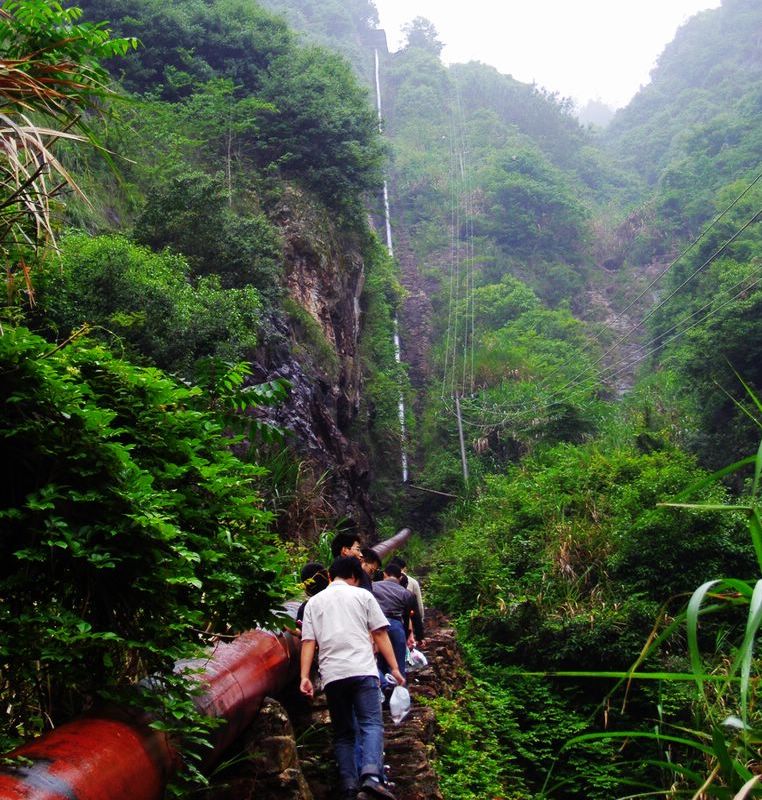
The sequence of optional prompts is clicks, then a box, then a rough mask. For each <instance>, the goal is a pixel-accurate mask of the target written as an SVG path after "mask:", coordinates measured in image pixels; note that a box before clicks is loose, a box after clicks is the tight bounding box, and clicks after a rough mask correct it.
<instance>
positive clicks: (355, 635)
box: [299, 556, 405, 800]
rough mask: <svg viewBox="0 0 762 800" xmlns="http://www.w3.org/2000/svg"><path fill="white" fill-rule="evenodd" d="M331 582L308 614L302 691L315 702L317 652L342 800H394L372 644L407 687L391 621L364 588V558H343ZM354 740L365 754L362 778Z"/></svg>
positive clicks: (304, 626)
mask: <svg viewBox="0 0 762 800" xmlns="http://www.w3.org/2000/svg"><path fill="white" fill-rule="evenodd" d="M330 576H331V584H330V586H328V588H327V589H324V590H323V591H322V592H320V594H317V595H315V596H314V597H311V598H310V599H309V601H308V602H307V605H306V606H305V608H304V621H303V623H302V653H301V683H300V686H299V688H300V689H301V691H302V693H303V694H305V695H306V696H307V697H312V694H313V686H312V681H311V680H310V669H311V666H312V659H313V656H314V654H315V647H316V646H317V648H318V668H319V670H320V677H321V678H322V681H323V686H324V687H325V695H326V699H327V700H328V711H329V712H330V715H331V727H332V729H333V741H334V752H335V755H336V762H337V764H338V767H339V778H340V781H341V788H342V791H343V795H342V797H343V798H354V797H357V796H358V790H359V791H360V792H361V795H360V796H361V797H365V798H368V797H381V798H387V800H394V795H393V794H392V793H391V792H390V791H389V789H388V788H387V787H386V786H385V785H384V782H383V775H384V764H383V752H384V723H383V717H382V712H381V693H380V691H379V680H378V670H377V668H376V659H375V657H374V655H373V647H372V644H371V638H372V640H373V641H374V642H375V643H376V646H377V648H378V650H379V652H380V653H381V654H382V655H383V656H384V658H385V659H386V661H387V663H388V664H389V665H390V666H391V668H392V669H391V673H392V675H393V676H394V677H395V679H396V680H397V682H398V683H399V684H400V685H401V686H404V684H405V679H404V677H403V676H402V674H401V673H400V671H399V668H398V666H397V659H396V658H395V656H394V651H393V649H392V645H391V642H390V641H389V634H388V632H387V629H388V627H389V622H388V621H387V619H386V617H385V616H384V614H383V612H382V611H381V608H380V607H379V605H378V601H377V600H376V598H375V597H374V596H373V595H372V593H370V592H366V591H364V590H362V589H359V588H358V585H359V583H360V580H361V578H362V567H361V566H360V561H359V560H358V559H357V558H354V557H352V556H346V557H340V558H337V559H336V560H335V561H334V562H333V564H332V565H331V569H330ZM355 739H357V743H358V745H359V750H360V752H361V753H362V763H361V765H360V768H359V771H358V766H357V763H356V757H355ZM358 772H359V774H358Z"/></svg>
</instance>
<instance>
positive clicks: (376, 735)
mask: <svg viewBox="0 0 762 800" xmlns="http://www.w3.org/2000/svg"><path fill="white" fill-rule="evenodd" d="M325 696H326V699H327V700H328V711H329V712H330V714H331V728H332V730H333V748H334V754H335V756H336V763H337V764H338V767H339V778H340V780H341V787H342V789H350V788H354V787H356V786H358V784H359V782H360V780H361V779H362V778H365V777H366V776H367V775H374V776H376V777H377V778H378V779H379V780H382V776H383V774H384V762H383V757H384V721H383V717H382V714H381V695H380V692H379V690H378V678H376V677H374V676H371V675H365V676H358V677H353V678H342V679H341V680H338V681H331V682H330V683H329V684H327V685H326V687H325ZM355 739H357V744H358V745H359V748H358V750H359V752H361V753H362V764H361V765H360V768H359V774H358V765H357V764H356V763H355Z"/></svg>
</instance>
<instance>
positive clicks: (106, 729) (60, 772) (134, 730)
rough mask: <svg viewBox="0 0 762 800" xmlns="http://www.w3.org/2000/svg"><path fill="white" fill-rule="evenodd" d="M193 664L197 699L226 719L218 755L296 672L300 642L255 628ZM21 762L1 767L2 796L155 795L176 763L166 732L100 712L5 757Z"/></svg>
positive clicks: (23, 799)
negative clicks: (197, 691)
mask: <svg viewBox="0 0 762 800" xmlns="http://www.w3.org/2000/svg"><path fill="white" fill-rule="evenodd" d="M187 669H192V670H194V671H196V670H197V672H196V673H195V675H194V677H193V680H197V681H199V683H200V684H201V685H202V686H203V692H202V694H201V695H200V696H199V698H198V701H197V704H198V706H199V708H200V710H201V711H202V712H203V713H205V714H207V715H209V716H212V717H218V718H221V719H224V720H226V724H225V725H224V726H222V728H220V729H219V730H218V731H216V732H215V736H214V741H213V749H212V752H211V754H210V756H209V757H207V759H205V762H206V763H207V765H211V764H213V763H214V762H215V761H216V760H217V758H218V756H219V754H220V753H221V752H222V751H223V750H224V749H225V747H226V746H227V745H229V744H230V742H232V741H233V740H234V739H235V738H236V737H237V736H238V735H239V734H240V733H241V732H242V731H243V730H244V729H245V728H246V727H247V726H248V725H249V724H250V722H251V721H252V719H253V717H254V716H255V714H256V713H257V711H258V710H259V707H260V705H261V703H262V700H263V699H264V698H265V696H267V695H270V694H275V693H277V692H278V691H279V690H280V689H282V688H283V687H284V686H285V685H286V684H287V683H289V681H291V680H292V679H293V678H294V677H295V676H296V675H297V674H298V643H297V642H296V640H295V639H294V638H293V637H291V636H290V635H287V634H286V635H276V634H273V633H270V632H268V631H263V630H254V631H249V632H247V633H244V634H242V635H241V636H239V637H238V638H237V639H235V640H234V641H232V642H229V643H224V644H219V645H217V646H216V647H215V648H214V649H213V650H212V651H211V652H210V654H209V656H208V658H203V659H197V660H195V661H192V662H180V663H179V664H177V666H176V670H177V671H180V672H182V671H184V670H187ZM16 756H19V757H22V758H23V760H22V761H20V765H19V766H18V767H15V768H13V769H11V768H8V767H4V768H3V769H2V770H0V798H1V799H2V800H159V798H161V797H162V796H163V793H164V788H165V786H166V783H167V780H168V779H169V777H170V776H171V774H172V773H173V772H174V770H175V769H176V767H177V765H178V759H177V754H176V752H175V751H174V749H173V748H172V746H171V745H170V743H169V741H168V740H167V738H166V736H165V735H164V734H163V733H160V732H159V731H155V730H153V729H152V728H150V727H149V726H148V720H147V719H145V718H144V717H143V718H140V717H137V716H133V717H130V716H128V715H126V714H125V713H124V712H121V713H120V712H116V713H110V712H107V713H104V714H100V715H97V716H95V715H94V716H91V717H86V718H83V719H78V720H75V721H73V722H70V723H67V724H66V725H62V726H61V727H60V728H57V729H55V730H53V731H51V732H50V733H47V734H45V735H44V736H41V737H40V738H39V739H36V740H35V741H33V742H30V743H29V744H25V745H23V746H22V747H20V748H18V749H17V750H15V751H14V752H13V753H10V754H9V757H10V758H13V757H16Z"/></svg>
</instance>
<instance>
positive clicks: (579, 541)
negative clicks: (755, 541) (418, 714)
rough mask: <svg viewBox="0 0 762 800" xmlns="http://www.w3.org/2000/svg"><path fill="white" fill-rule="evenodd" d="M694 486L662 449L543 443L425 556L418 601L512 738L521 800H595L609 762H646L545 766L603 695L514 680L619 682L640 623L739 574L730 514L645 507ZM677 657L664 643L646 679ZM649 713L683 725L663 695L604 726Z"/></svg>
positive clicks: (654, 778) (689, 469) (633, 653)
mask: <svg viewBox="0 0 762 800" xmlns="http://www.w3.org/2000/svg"><path fill="white" fill-rule="evenodd" d="M701 475H702V473H701V471H699V470H697V469H696V468H695V466H694V465H693V464H692V462H691V460H690V459H688V458H686V457H685V456H682V455H681V454H680V453H679V452H676V451H674V450H671V449H667V450H663V451H655V452H652V453H647V454H643V453H639V452H638V451H637V450H635V449H632V450H630V449H610V448H607V449H606V450H602V449H599V448H598V447H595V446H593V445H586V446H570V445H565V446H558V447H555V448H553V449H551V450H548V451H546V452H543V453H541V454H538V455H537V456H535V457H534V458H532V459H530V460H525V462H524V463H523V464H522V465H521V466H520V467H515V468H513V469H511V470H509V471H508V472H507V473H506V474H504V475H492V476H489V477H488V478H487V479H486V481H485V483H484V486H483V488H482V490H481V491H480V493H479V495H478V497H477V498H476V500H475V501H474V502H473V503H471V504H470V505H469V506H468V509H467V514H464V515H463V516H462V520H461V521H460V522H458V523H456V524H455V525H454V526H453V528H452V529H451V530H450V532H449V533H448V534H447V536H446V537H445V538H444V540H443V541H442V543H441V545H440V546H439V547H438V549H437V553H436V555H435V557H434V564H435V569H434V572H433V574H432V577H431V580H430V586H429V600H430V601H431V602H432V603H436V604H437V605H439V606H440V607H442V608H444V609H446V610H448V611H449V612H450V613H452V614H454V615H456V617H457V619H458V620H459V621H460V622H459V625H460V630H461V635H462V636H463V638H464V640H465V641H467V642H471V643H472V644H471V650H470V651H469V652H470V654H471V661H472V667H474V668H476V669H478V672H479V674H480V675H482V676H483V677H487V676H489V680H490V688H489V693H490V695H491V696H493V697H499V698H501V699H502V700H501V702H502V703H503V708H502V718H503V720H504V722H503V724H504V725H506V726H511V725H513V726H514V727H516V728H517V730H518V731H519V732H518V733H516V734H514V736H513V740H514V743H515V742H518V743H519V750H518V752H519V761H520V764H521V774H522V775H523V776H524V778H525V780H527V782H528V783H527V786H528V788H529V790H530V795H529V796H537V795H538V794H539V793H540V791H541V789H542V788H543V783H544V780H545V777H546V775H547V773H548V771H549V770H551V768H552V769H553V776H552V785H553V786H554V787H555V788H554V789H553V791H552V792H551V793H550V794H549V796H550V797H554V798H561V797H577V796H579V791H580V789H579V786H580V784H581V782H586V788H585V791H584V795H585V796H586V797H596V798H601V800H603V798H607V797H609V798H610V797H611V796H612V794H611V792H612V789H613V788H614V787H620V786H622V785H623V783H624V782H625V781H626V780H627V775H628V774H630V773H629V772H628V767H627V765H626V764H625V763H623V762H624V761H628V760H630V759H632V758H635V759H638V760H641V759H647V758H655V757H656V756H657V752H656V749H654V750H653V752H652V753H651V754H650V755H649V754H648V747H647V746H646V747H645V749H642V748H641V747H640V745H639V744H636V745H634V746H633V747H631V748H629V749H627V750H625V751H624V753H623V754H621V755H620V756H618V757H616V756H615V753H614V750H613V749H611V747H610V746H609V745H606V744H604V743H603V742H599V743H597V744H595V745H594V747H593V749H592V750H590V749H589V748H582V749H581V750H577V751H573V750H570V751H569V752H565V753H564V754H563V755H562V756H561V757H560V759H559V761H558V763H557V764H554V761H555V758H556V756H557V755H558V753H559V751H560V750H561V748H563V746H564V745H565V743H566V741H567V740H568V739H570V738H571V737H572V736H575V735H579V734H581V733H585V732H590V731H595V730H597V729H598V725H599V721H600V720H601V708H602V707H601V708H599V706H600V704H601V703H603V701H604V699H605V697H606V694H607V692H608V691H609V690H610V689H611V688H612V686H613V684H612V682H611V681H610V680H606V679H603V678H599V679H598V680H595V678H594V676H593V675H590V676H589V677H588V678H587V679H581V680H580V679H576V680H575V679H573V678H566V679H552V678H551V677H550V676H548V677H539V676H538V677H529V676H527V675H524V674H522V673H525V672H538V673H548V672H550V673H552V672H554V671H559V670H570V671H592V672H595V671H601V672H610V671H617V670H618V671H620V672H626V670H628V669H629V668H630V666H631V665H632V664H633V663H635V662H636V660H637V658H638V655H639V654H640V652H641V649H642V647H643V644H644V642H645V640H646V638H647V634H648V631H649V630H650V629H651V627H652V626H653V625H654V623H655V622H658V621H659V620H660V619H662V623H661V624H664V621H663V620H668V619H669V618H670V615H671V614H673V613H674V612H675V611H677V610H679V608H680V607H681V606H682V605H683V604H684V603H685V598H686V597H687V594H688V593H689V592H690V591H692V590H693V589H694V588H695V587H696V586H697V585H698V584H700V583H702V582H703V581H704V580H705V579H706V578H708V577H711V576H720V575H723V574H726V573H727V572H728V571H730V573H731V574H738V575H749V574H751V572H752V570H753V560H752V558H751V553H750V550H749V548H748V543H747V541H746V538H745V536H744V532H743V524H742V520H741V518H740V516H739V515H736V516H735V517H732V516H731V517H724V516H722V515H721V514H720V513H718V512H714V513H712V512H705V513H698V512H692V513H688V514H680V513H679V512H676V511H674V510H672V509H659V508H656V504H657V503H658V502H659V501H664V500H668V499H670V498H671V497H672V496H673V495H675V494H677V492H678V491H680V490H681V489H683V488H685V487H686V486H687V485H689V484H691V483H693V482H695V481H696V480H698V478H700V477H701ZM724 497H725V494H724V492H722V491H721V490H719V489H714V490H713V493H712V495H711V498H712V501H713V502H717V501H722V499H723V498H724ZM686 554H690V557H689V558H688V557H687V555H686ZM665 601H668V602H667V605H666V611H667V614H666V615H665V616H663V615H664V610H661V611H660V608H661V606H662V603H664V602H665ZM686 659H687V654H686V652H685V649H684V645H682V644H681V642H680V640H679V639H677V638H675V639H673V640H671V643H670V647H669V648H668V649H667V650H665V651H664V652H663V653H655V654H653V655H652V657H651V660H650V661H649V666H650V667H651V668H652V669H653V668H661V669H664V668H669V666H672V667H674V665H678V664H680V663H681V660H682V661H683V662H685V661H686ZM677 671H679V669H678V670H677ZM667 697H669V698H670V699H669V701H667V699H666V698H667ZM492 702H494V700H493V701H492ZM620 702H621V698H620ZM659 703H661V704H663V705H664V707H668V708H670V709H671V710H672V712H673V713H675V714H676V715H677V717H678V718H680V715H681V714H685V713H686V711H685V699H684V698H683V699H682V700H681V699H680V693H679V691H678V692H677V693H675V692H672V691H671V690H670V689H668V688H666V689H664V694H663V695H662V697H661V699H660V698H659V696H658V695H657V694H655V693H654V692H653V691H651V690H649V688H648V685H646V686H640V685H638V686H637V687H635V688H634V689H633V692H632V695H631V697H630V699H629V703H628V704H627V711H626V713H624V714H623V713H621V712H620V713H619V714H616V713H615V712H614V709H613V708H612V709H610V710H609V712H608V726H609V728H610V729H611V730H617V729H619V730H621V729H623V728H624V729H637V728H638V726H640V725H642V724H643V723H642V722H640V720H641V719H643V718H644V717H645V718H646V719H649V718H650V719H656V718H657V717H658V716H659V712H658V710H657V705H658V704H659ZM643 729H644V730H647V729H648V726H646V727H645V728H643ZM543 731H545V734H544V735H543ZM482 735H484V734H482ZM507 741H508V737H506V742H507ZM514 752H515V751H514ZM657 772H658V771H657ZM657 772H654V771H653V770H650V771H649V770H646V769H645V768H644V771H642V772H641V773H640V774H639V779H640V780H641V781H644V782H645V783H646V784H647V783H648V782H649V781H651V782H652V783H658V781H659V776H658V774H657ZM632 774H636V773H632ZM565 782H568V784H567V783H565ZM511 783H512V781H511V780H508V782H507V783H505V784H504V786H505V788H506V790H508V789H509V788H510V786H511ZM453 796H454V797H458V796H459V795H457V794H454V795H453ZM465 796H467V795H465ZM508 796H511V795H510V794H509V795H508ZM517 796H521V795H517Z"/></svg>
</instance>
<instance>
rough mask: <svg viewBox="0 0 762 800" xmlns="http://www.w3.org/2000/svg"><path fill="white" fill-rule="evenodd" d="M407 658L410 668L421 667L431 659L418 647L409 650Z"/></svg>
mask: <svg viewBox="0 0 762 800" xmlns="http://www.w3.org/2000/svg"><path fill="white" fill-rule="evenodd" d="M406 660H407V664H408V667H409V668H410V669H420V668H421V667H425V666H426V665H427V664H428V663H429V660H428V659H427V658H426V656H425V655H424V654H423V653H422V652H421V651H420V650H419V649H418V648H417V647H413V648H412V649H411V650H408V651H407V659H406Z"/></svg>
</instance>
